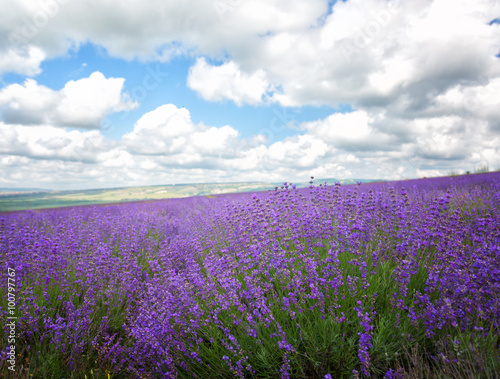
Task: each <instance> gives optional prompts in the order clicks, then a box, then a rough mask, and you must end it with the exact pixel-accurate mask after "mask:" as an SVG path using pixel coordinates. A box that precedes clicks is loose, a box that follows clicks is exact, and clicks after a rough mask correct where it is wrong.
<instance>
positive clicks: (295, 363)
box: [0, 173, 500, 378]
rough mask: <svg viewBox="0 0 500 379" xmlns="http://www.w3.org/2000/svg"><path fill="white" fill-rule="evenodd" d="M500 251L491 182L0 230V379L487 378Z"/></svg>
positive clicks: (9, 218) (330, 191) (40, 218)
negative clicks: (10, 357)
mask: <svg viewBox="0 0 500 379" xmlns="http://www.w3.org/2000/svg"><path fill="white" fill-rule="evenodd" d="M499 242H500V174H499V173H489V174H477V175H467V176H462V177H460V176H458V177H449V178H435V179H422V180H413V181H406V182H392V183H372V184H362V185H358V186H340V185H335V186H327V185H319V186H314V185H313V184H312V183H311V186H310V187H309V188H306V189H297V188H296V187H295V186H293V185H289V184H286V183H285V184H283V186H282V187H281V188H277V189H276V190H275V191H271V192H263V193H257V194H253V195H252V194H237V195H224V196H218V197H215V198H212V197H211V198H206V197H196V198H189V199H177V200H165V201H155V202H147V203H130V204H121V205H109V206H99V207H93V206H86V207H73V208H60V209H53V210H43V211H37V212H32V211H25V212H17V213H11V214H3V215H1V216H0V265H1V267H2V271H1V273H0V277H1V279H0V280H1V281H2V283H6V281H7V279H6V277H7V268H8V267H10V268H14V269H15V270H16V273H17V275H16V279H17V287H16V288H17V308H16V312H17V316H18V317H19V320H18V323H17V342H16V343H17V347H16V349H17V350H16V352H17V354H18V357H17V359H16V361H17V366H16V373H15V374H12V375H11V377H19V378H20V377H30V376H31V375H32V376H33V377H40V378H61V377H64V378H82V377H85V376H87V377H89V378H90V377H92V376H93V377H95V378H108V377H112V378H133V377H137V378H175V377H179V378H181V377H186V378H188V377H189V378H192V377H198V378H216V377H227V378H232V377H239V378H246V377H248V378H252V377H255V378H278V377H281V378H340V377H345V378H350V377H375V378H376V377H386V378H397V377H400V378H403V377H450V378H451V377H478V378H479V377H485V378H490V377H491V378H494V377H498V375H500V350H499V349H500V244H499ZM4 290H5V286H4V285H2V291H4ZM0 315H1V319H2V325H3V326H5V325H6V324H7V302H6V296H5V295H4V292H2V296H1V298H0ZM3 334H4V336H3V338H0V340H1V342H0V347H1V350H2V354H4V355H5V354H6V351H7V350H6V349H7V346H6V344H7V342H6V341H7V339H6V336H7V334H8V330H7V328H6V327H4V328H3ZM5 362H6V361H5V357H2V361H1V363H0V368H1V369H2V372H7V370H6V363H5Z"/></svg>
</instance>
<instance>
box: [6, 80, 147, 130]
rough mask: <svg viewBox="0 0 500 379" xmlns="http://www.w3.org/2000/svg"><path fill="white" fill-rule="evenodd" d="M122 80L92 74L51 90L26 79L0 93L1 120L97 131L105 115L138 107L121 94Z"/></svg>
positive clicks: (125, 95)
mask: <svg viewBox="0 0 500 379" xmlns="http://www.w3.org/2000/svg"><path fill="white" fill-rule="evenodd" d="M124 81H125V80H124V79H123V78H106V77H104V75H103V74H102V73H100V72H94V73H92V74H91V75H90V76H89V77H88V78H83V79H79V80H76V81H69V82H68V83H66V85H65V86H64V88H62V89H61V90H60V91H54V90H52V89H50V88H48V87H45V86H43V85H40V84H38V83H37V82H36V81H35V80H33V79H27V80H26V81H25V82H24V84H22V85H21V84H11V85H8V86H6V87H4V88H3V89H2V90H0V112H1V118H2V120H3V121H4V122H5V123H7V124H23V125H41V124H45V125H53V126H60V127H77V128H86V129H98V128H100V122H101V120H102V119H103V118H104V117H105V116H106V115H107V114H109V113H111V112H117V111H121V110H127V109H133V108H135V107H136V106H137V105H138V104H137V103H136V102H134V101H132V100H131V99H130V98H129V97H128V95H127V94H126V93H123V92H122V89H123V83H124Z"/></svg>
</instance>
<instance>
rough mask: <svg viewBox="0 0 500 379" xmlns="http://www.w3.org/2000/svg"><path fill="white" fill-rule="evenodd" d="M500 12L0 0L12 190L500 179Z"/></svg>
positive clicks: (397, 5) (410, 1) (492, 5)
mask: <svg viewBox="0 0 500 379" xmlns="http://www.w3.org/2000/svg"><path fill="white" fill-rule="evenodd" d="M499 105H500V2H499V1H497V0H435V1H431V0H346V1H326V0H307V1H305V0H166V1H162V0H142V1H139V0H127V1H123V0H41V1H34V0H6V1H2V2H0V187H39V188H51V189H80V188H104V187H119V186H128V185H154V184H173V183H196V182H198V183H206V182H231V181H307V180H308V177H309V176H310V175H314V176H315V177H319V178H367V179H368V178H372V179H402V178H415V177H422V176H428V177H430V176H437V175H447V174H449V173H450V172H451V171H455V172H465V170H470V171H474V169H477V168H478V167H479V166H483V165H488V166H489V168H490V170H494V169H499V168H500V106H499Z"/></svg>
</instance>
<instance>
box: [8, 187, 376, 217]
mask: <svg viewBox="0 0 500 379" xmlns="http://www.w3.org/2000/svg"><path fill="white" fill-rule="evenodd" d="M325 181H326V182H328V183H330V184H332V183H335V182H337V181H338V182H340V183H342V184H353V183H356V181H357V179H349V180H338V179H324V180H319V182H320V183H322V182H325ZM362 181H363V182H373V181H374V180H362ZM307 184H308V183H298V184H297V185H298V186H299V187H304V186H306V185H307ZM280 185H281V183H271V182H244V183H205V184H176V185H162V186H147V187H123V188H108V189H92V190H78V191H43V192H42V191H36V192H34V191H29V189H23V190H24V191H26V192H14V191H13V192H8V190H7V189H2V190H1V192H0V212H8V211H19V210H24V209H41V208H58V207H69V206H74V205H90V204H106V203H117V202H124V201H138V200H158V199H170V198H181V197H189V196H207V195H218V194H224V193H235V192H251V191H265V190H269V189H274V188H275V187H276V186H280Z"/></svg>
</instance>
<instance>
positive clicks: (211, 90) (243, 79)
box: [187, 58, 270, 105]
mask: <svg viewBox="0 0 500 379" xmlns="http://www.w3.org/2000/svg"><path fill="white" fill-rule="evenodd" d="M187 85H188V87H189V88H191V89H192V90H194V91H196V92H198V93H199V94H200V95H201V96H202V97H203V98H204V99H205V100H210V101H221V100H225V99H228V100H232V101H234V102H235V103H236V104H238V105H241V104H243V103H246V104H253V105H255V104H259V103H261V102H262V101H263V97H264V95H265V94H266V92H267V91H268V89H269V87H270V85H269V83H268V81H267V79H266V75H265V73H264V71H263V70H257V71H256V72H254V73H252V74H246V73H244V72H241V70H240V68H239V67H238V65H236V64H235V63H234V62H226V63H224V64H222V65H220V66H214V65H210V64H208V63H207V62H206V60H205V59H204V58H199V59H198V60H197V61H196V64H195V65H194V66H193V67H191V68H190V70H189V75H188V80H187Z"/></svg>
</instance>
